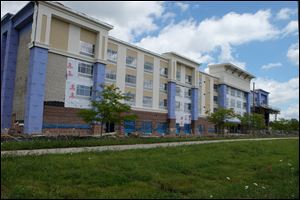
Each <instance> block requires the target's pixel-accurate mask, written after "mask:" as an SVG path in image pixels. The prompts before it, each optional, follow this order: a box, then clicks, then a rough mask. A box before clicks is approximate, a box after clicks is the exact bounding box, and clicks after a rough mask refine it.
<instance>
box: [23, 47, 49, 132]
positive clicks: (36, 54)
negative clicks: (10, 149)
mask: <svg viewBox="0 0 300 200" xmlns="http://www.w3.org/2000/svg"><path fill="white" fill-rule="evenodd" d="M29 59H30V60H29V68H28V79H27V91H26V99H25V113H24V116H25V118H24V133H28V134H33V133H41V132H42V126H43V114H44V97H45V82H46V73H47V63H48V49H45V48H41V47H37V46H34V47H32V48H31V49H30V58H29Z"/></svg>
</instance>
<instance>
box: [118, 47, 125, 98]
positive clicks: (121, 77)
mask: <svg viewBox="0 0 300 200" xmlns="http://www.w3.org/2000/svg"><path fill="white" fill-rule="evenodd" d="M125 59H126V48H125V47H124V46H121V45H118V60H117V80H116V85H117V87H118V88H119V89H120V91H121V92H125V75H126V65H125V63H126V60H125Z"/></svg>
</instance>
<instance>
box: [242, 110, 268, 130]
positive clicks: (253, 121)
mask: <svg viewBox="0 0 300 200" xmlns="http://www.w3.org/2000/svg"><path fill="white" fill-rule="evenodd" d="M238 118H239V119H240V120H241V125H242V126H243V127H244V128H245V129H252V130H253V129H254V130H261V129H264V128H266V126H265V120H264V116H263V115H261V114H257V113H251V114H248V113H247V114H245V115H244V116H239V117H238Z"/></svg>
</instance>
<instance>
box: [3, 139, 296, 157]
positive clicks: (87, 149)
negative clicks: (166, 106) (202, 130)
mask: <svg viewBox="0 0 300 200" xmlns="http://www.w3.org/2000/svg"><path fill="white" fill-rule="evenodd" d="M285 139H299V137H288V138H286V137H285V138H253V139H227V140H209V141H191V142H169V143H154V144H134V145H112V146H95V147H75V148H56V149H36V150H16V151H1V157H2V156H25V155H44V154H64V153H80V152H102V151H123V150H130V149H152V148H157V147H174V146H183V145H196V144H210V143H221V142H239V141H256V140H258V141H260V140H285Z"/></svg>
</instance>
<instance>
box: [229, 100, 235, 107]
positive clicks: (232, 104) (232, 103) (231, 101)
mask: <svg viewBox="0 0 300 200" xmlns="http://www.w3.org/2000/svg"><path fill="white" fill-rule="evenodd" d="M230 107H232V108H234V107H235V100H234V99H230Z"/></svg>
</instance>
